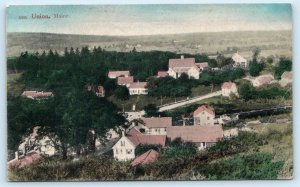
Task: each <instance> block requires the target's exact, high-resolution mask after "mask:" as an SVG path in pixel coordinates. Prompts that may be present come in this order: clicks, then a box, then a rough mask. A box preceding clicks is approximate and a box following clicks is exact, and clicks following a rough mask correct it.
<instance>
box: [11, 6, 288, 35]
mask: <svg viewBox="0 0 300 187" xmlns="http://www.w3.org/2000/svg"><path fill="white" fill-rule="evenodd" d="M32 14H43V15H49V16H50V17H51V18H50V19H33V18H32ZM54 14H63V15H67V17H66V18H54ZM20 16H23V17H24V16H26V17H27V19H20ZM6 19H7V28H6V29H7V32H47V33H64V34H84V35H121V36H130V35H154V34H180V33H195V32H224V31H253V30H254V31H256V30H290V29H292V8H291V6H290V4H231V5H230V4H226V5H213V4H202V5H200V4H198V5H195V4H192V5H191V4H189V5H178V4H177V5H65V6H10V7H8V8H7V11H6Z"/></svg>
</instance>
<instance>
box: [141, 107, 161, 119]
mask: <svg viewBox="0 0 300 187" xmlns="http://www.w3.org/2000/svg"><path fill="white" fill-rule="evenodd" d="M144 111H145V113H146V117H153V116H158V114H159V112H158V108H157V107H156V105H155V104H148V105H146V106H145V107H144Z"/></svg>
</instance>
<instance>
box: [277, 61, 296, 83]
mask: <svg viewBox="0 0 300 187" xmlns="http://www.w3.org/2000/svg"><path fill="white" fill-rule="evenodd" d="M292 66H293V62H292V61H291V60H289V59H285V58H281V59H280V61H279V64H278V66H277V67H275V79H277V80H279V79H280V78H281V75H282V74H283V72H285V71H292Z"/></svg>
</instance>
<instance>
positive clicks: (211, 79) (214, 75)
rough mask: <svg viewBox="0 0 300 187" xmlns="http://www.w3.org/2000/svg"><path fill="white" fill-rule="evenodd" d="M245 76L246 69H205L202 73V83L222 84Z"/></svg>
mask: <svg viewBox="0 0 300 187" xmlns="http://www.w3.org/2000/svg"><path fill="white" fill-rule="evenodd" d="M244 76H245V70H243V69H242V68H236V69H233V70H224V71H219V72H209V71H204V72H202V73H201V74H200V79H199V82H200V84H204V85H210V84H222V83H223V82H228V81H234V80H236V79H240V78H242V77H244Z"/></svg>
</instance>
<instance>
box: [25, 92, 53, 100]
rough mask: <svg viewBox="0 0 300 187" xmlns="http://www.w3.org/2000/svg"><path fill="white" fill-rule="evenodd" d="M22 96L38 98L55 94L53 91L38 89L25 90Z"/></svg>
mask: <svg viewBox="0 0 300 187" xmlns="http://www.w3.org/2000/svg"><path fill="white" fill-rule="evenodd" d="M22 96H24V97H30V98H33V99H38V98H47V97H51V96H53V93H52V92H38V91H24V92H23V93H22Z"/></svg>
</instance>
